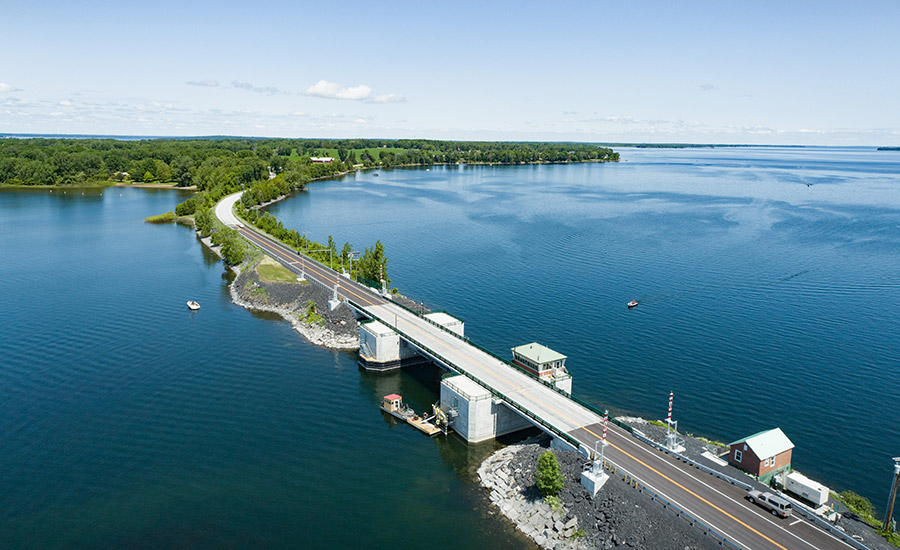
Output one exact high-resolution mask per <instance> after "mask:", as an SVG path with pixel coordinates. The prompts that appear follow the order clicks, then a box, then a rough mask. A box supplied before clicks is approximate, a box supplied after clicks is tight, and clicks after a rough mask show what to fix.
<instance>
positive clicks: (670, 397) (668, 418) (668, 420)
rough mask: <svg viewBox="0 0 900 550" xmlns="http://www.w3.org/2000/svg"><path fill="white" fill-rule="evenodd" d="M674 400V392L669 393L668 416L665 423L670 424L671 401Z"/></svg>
mask: <svg viewBox="0 0 900 550" xmlns="http://www.w3.org/2000/svg"><path fill="white" fill-rule="evenodd" d="M674 398H675V393H674V392H669V416H667V417H666V423H667V424H670V425H671V424H672V400H673V399H674Z"/></svg>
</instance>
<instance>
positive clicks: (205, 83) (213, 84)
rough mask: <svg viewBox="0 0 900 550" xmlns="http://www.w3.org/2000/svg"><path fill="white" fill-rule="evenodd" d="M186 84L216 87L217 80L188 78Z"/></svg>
mask: <svg viewBox="0 0 900 550" xmlns="http://www.w3.org/2000/svg"><path fill="white" fill-rule="evenodd" d="M187 84H188V86H204V87H206V88H216V87H218V85H219V81H218V80H188V81H187Z"/></svg>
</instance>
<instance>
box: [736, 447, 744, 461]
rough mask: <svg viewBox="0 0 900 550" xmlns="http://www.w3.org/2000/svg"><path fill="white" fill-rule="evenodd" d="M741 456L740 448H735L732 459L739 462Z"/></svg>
mask: <svg viewBox="0 0 900 550" xmlns="http://www.w3.org/2000/svg"><path fill="white" fill-rule="evenodd" d="M742 458H743V455H742V453H741V450H740V449H735V450H734V461H735V462H740V461H741V459H742Z"/></svg>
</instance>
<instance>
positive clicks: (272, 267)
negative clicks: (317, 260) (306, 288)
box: [256, 256, 297, 283]
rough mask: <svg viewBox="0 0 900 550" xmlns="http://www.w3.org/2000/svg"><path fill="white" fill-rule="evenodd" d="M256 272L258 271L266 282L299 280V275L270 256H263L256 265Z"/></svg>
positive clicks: (294, 281) (292, 281)
mask: <svg viewBox="0 0 900 550" xmlns="http://www.w3.org/2000/svg"><path fill="white" fill-rule="evenodd" d="M256 273H258V274H259V278H260V279H261V280H262V281H263V282H266V283H296V282H297V275H295V274H294V273H293V272H292V271H291V270H289V269H288V268H286V267H284V266H283V265H281V264H280V263H278V262H276V261H275V260H273V259H272V258H270V257H268V256H265V257H263V259H262V260H261V261H260V262H259V265H258V266H256Z"/></svg>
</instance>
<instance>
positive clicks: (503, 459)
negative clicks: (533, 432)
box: [478, 444, 721, 550]
mask: <svg viewBox="0 0 900 550" xmlns="http://www.w3.org/2000/svg"><path fill="white" fill-rule="evenodd" d="M546 450H547V448H546V447H543V446H541V445H537V444H528V445H513V446H510V447H506V448H504V449H500V450H499V451H497V452H495V453H494V454H492V455H491V456H490V457H488V458H487V460H485V461H484V462H483V463H482V465H481V468H479V470H478V476H479V478H480V479H481V484H482V485H483V486H485V487H486V488H488V489H489V490H490V491H491V493H490V497H489V498H490V500H491V502H492V503H493V504H494V505H496V506H497V507H498V508H499V510H500V512H501V513H502V514H503V515H504V516H506V517H507V518H508V519H509V520H510V521H512V522H513V523H514V524H515V525H516V527H517V528H518V529H519V530H520V531H522V532H523V533H525V534H526V535H528V536H529V537H531V539H532V540H534V541H535V543H537V544H538V545H539V546H541V547H543V548H552V549H569V548H571V549H575V548H602V549H607V548H618V547H623V548H646V549H659V550H700V549H703V550H706V549H709V550H712V549H714V548H721V547H720V546H719V545H718V544H717V543H716V541H715V540H713V539H710V538H707V537H706V536H705V535H704V534H703V532H702V531H700V530H699V529H696V528H694V527H692V526H691V525H690V524H689V523H688V522H686V521H685V520H683V519H680V518H678V517H676V516H675V515H674V514H673V513H671V512H669V511H667V510H666V509H665V508H663V507H662V506H661V505H660V504H659V503H656V502H653V501H651V500H650V499H649V497H648V496H647V495H645V494H642V493H640V492H639V491H637V490H636V489H634V488H632V487H631V486H629V485H628V484H627V483H625V482H624V481H623V480H622V478H620V477H617V476H615V475H611V476H610V479H609V481H607V482H606V485H604V486H603V489H601V490H600V492H599V493H597V496H596V497H594V498H593V499H592V498H591V497H590V496H589V495H588V493H587V491H586V490H585V489H584V488H583V487H582V486H581V469H582V465H583V464H584V462H585V459H584V457H582V456H581V455H579V454H578V453H575V452H570V451H554V453H555V454H556V457H557V459H558V460H559V464H560V470H561V472H562V474H563V476H564V477H565V485H564V487H563V490H562V491H561V492H560V494H559V499H560V501H561V506H560V507H559V509H558V510H554V509H553V508H552V507H551V506H550V505H549V504H547V503H545V502H544V501H543V500H541V499H540V497H539V495H538V492H537V489H536V488H535V486H534V470H535V468H536V466H537V462H538V457H539V456H540V455H541V454H542V453H544V452H545V451H546Z"/></svg>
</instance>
